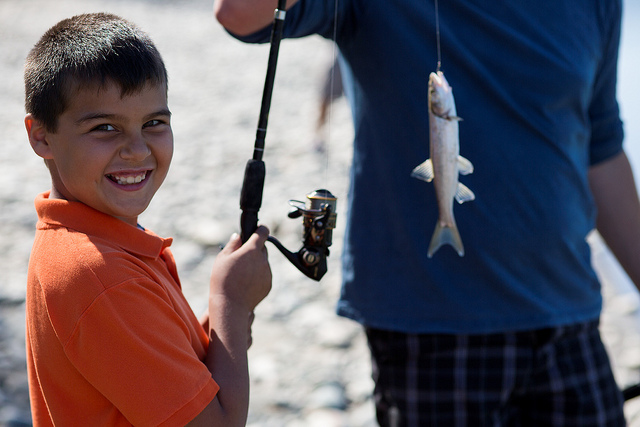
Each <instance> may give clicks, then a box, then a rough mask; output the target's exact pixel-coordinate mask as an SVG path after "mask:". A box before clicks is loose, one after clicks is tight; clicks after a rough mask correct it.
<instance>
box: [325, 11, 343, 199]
mask: <svg viewBox="0 0 640 427" xmlns="http://www.w3.org/2000/svg"><path fill="white" fill-rule="evenodd" d="M338 1H339V0H335V1H334V4H333V35H332V37H331V39H332V40H333V47H332V55H331V56H332V58H333V66H332V67H331V73H330V76H329V86H330V89H329V93H330V96H331V98H333V93H334V90H335V85H336V67H335V65H336V60H337V58H338V44H337V43H336V38H337V36H338ZM341 78H342V77H341ZM333 103H334V99H331V101H330V102H329V123H328V128H329V130H328V131H327V141H326V144H325V147H326V148H325V156H324V182H325V188H326V187H327V185H326V184H328V183H329V155H330V150H331V142H332V141H333V138H332V132H331V131H332V129H333Z"/></svg>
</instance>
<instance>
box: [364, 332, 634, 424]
mask: <svg viewBox="0 0 640 427" xmlns="http://www.w3.org/2000/svg"><path fill="white" fill-rule="evenodd" d="M366 332H367V337H368V340H369V347H370V349H371V354H372V359H373V360H372V361H373V379H374V380H375V383H376V386H375V390H374V397H375V401H376V411H377V418H378V422H379V423H380V425H381V426H383V427H414V426H447V427H448V426H474V427H475V426H492V427H497V426H545V427H546V426H562V427H565V426H581V427H586V426H612V427H613V426H615V427H619V426H624V425H625V420H624V413H623V408H622V405H623V399H622V394H621V392H620V390H619V389H618V387H617V385H616V382H615V380H614V377H613V373H612V371H611V367H610V364H609V358H608V356H607V353H606V350H605V348H604V346H603V344H602V341H601V340H600V333H599V330H598V322H596V321H594V322H589V323H585V324H579V325H572V326H566V327H559V328H552V329H542V330H537V331H529V332H513V333H506V334H488V335H447V334H421V335H411V334H403V333H398V332H390V331H383V330H378V329H370V328H369V329H367V330H366Z"/></svg>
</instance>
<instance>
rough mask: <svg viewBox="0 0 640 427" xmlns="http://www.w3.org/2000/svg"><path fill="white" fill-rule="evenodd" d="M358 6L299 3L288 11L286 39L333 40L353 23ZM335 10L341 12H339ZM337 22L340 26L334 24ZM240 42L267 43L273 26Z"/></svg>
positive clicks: (322, 0)
mask: <svg viewBox="0 0 640 427" xmlns="http://www.w3.org/2000/svg"><path fill="white" fill-rule="evenodd" d="M353 3H355V2H352V1H349V0H340V1H338V2H336V1H335V0H300V1H299V2H298V3H296V4H295V5H293V6H292V7H291V8H290V9H289V10H287V15H286V18H285V25H284V27H283V36H284V37H286V38H298V37H305V36H309V35H312V34H319V35H321V36H322V37H325V38H333V34H334V31H335V30H337V28H336V25H337V26H338V27H342V28H345V27H349V26H346V25H344V24H345V23H347V22H349V21H350V20H351V19H353V16H354V9H355V5H354V4H353ZM336 7H337V8H338V10H337V11H336ZM335 22H337V24H334V23H335ZM232 35H233V36H234V37H236V38H237V39H238V40H241V41H244V42H247V43H266V42H268V41H269V39H270V36H271V25H269V26H267V27H265V28H263V29H262V30H260V31H257V32H255V33H253V34H250V35H248V36H244V37H239V36H236V35H234V34H232Z"/></svg>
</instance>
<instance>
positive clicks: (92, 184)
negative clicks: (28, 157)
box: [25, 82, 173, 225]
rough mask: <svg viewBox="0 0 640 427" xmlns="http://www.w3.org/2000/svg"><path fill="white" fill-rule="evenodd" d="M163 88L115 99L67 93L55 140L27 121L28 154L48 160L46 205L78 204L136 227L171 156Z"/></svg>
mask: <svg viewBox="0 0 640 427" xmlns="http://www.w3.org/2000/svg"><path fill="white" fill-rule="evenodd" d="M170 119H171V113H170V112H169V109H168V107H167V96H166V88H165V87H164V85H146V86H145V87H144V88H142V89H141V90H140V91H139V92H135V93H133V94H129V95H126V96H124V97H121V89H120V87H119V86H118V85H116V84H114V83H112V82H107V83H106V84H105V85H104V86H99V85H95V86H90V87H89V88H85V89H80V90H72V91H71V96H70V97H69V105H68V107H67V109H66V110H65V112H64V113H62V114H61V115H60V117H59V119H58V126H57V129H56V132H49V131H47V130H45V129H44V127H43V126H41V125H40V124H39V123H38V122H37V121H36V120H35V119H33V117H31V116H30V115H29V116H27V118H26V119H25V122H26V126H27V131H28V132H29V139H30V141H31V145H32V146H33V149H34V151H36V153H37V154H38V155H40V156H41V157H43V158H44V159H46V160H47V165H48V166H49V169H50V171H51V177H52V190H51V196H50V197H52V198H61V199H66V200H70V201H79V202H82V203H84V204H86V205H89V206H91V207H92V208H94V209H97V210H99V211H101V212H104V213H106V214H109V215H112V216H114V217H117V218H119V219H121V220H123V221H125V222H127V223H129V224H131V225H136V224H137V220H138V215H140V214H141V213H142V212H143V211H144V210H145V209H146V208H147V206H148V205H149V203H150V202H151V199H152V198H153V196H154V194H155V193H156V191H157V190H158V188H159V187H160V185H161V184H162V182H163V181H164V178H165V177H166V175H167V172H168V170H169V165H170V163H171V157H172V155H173V133H172V130H171V123H170Z"/></svg>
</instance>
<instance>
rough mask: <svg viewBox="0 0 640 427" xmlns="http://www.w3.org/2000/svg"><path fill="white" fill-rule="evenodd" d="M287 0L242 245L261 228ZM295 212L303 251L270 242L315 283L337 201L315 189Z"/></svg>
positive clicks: (252, 162) (273, 49)
mask: <svg viewBox="0 0 640 427" xmlns="http://www.w3.org/2000/svg"><path fill="white" fill-rule="evenodd" d="M285 7H286V0H278V6H277V8H276V10H275V13H274V21H273V26H272V29H271V40H270V45H271V46H270V50H269V60H268V64H267V75H266V78H265V83H264V90H263V93H262V103H261V106H260V116H259V118H258V128H257V131H256V140H255V144H254V148H253V158H251V159H249V161H248V162H247V165H246V166H245V171H244V180H243V183H242V190H241V192H240V209H241V210H242V214H241V215H240V230H241V238H242V242H246V241H247V240H248V239H249V237H250V236H251V234H253V232H254V231H255V230H256V229H257V228H258V211H260V207H261V206H262V195H263V190H264V179H265V176H266V167H265V163H264V161H263V160H262V157H263V154H264V146H265V139H266V135H267V123H268V120H269V109H270V108H271V97H272V94H273V86H274V81H275V75H276V67H277V63H278V52H279V49H280V41H281V40H282V29H283V27H284V20H285V17H286V10H285ZM289 204H290V205H291V206H292V210H291V211H290V212H289V215H288V216H289V218H300V217H302V225H303V229H304V231H303V234H302V248H301V249H300V250H299V251H298V252H295V253H294V252H291V251H289V250H288V249H287V248H285V247H284V245H283V244H282V243H280V242H279V241H278V239H276V238H275V237H273V236H269V238H268V240H269V242H271V243H273V244H274V245H275V247H276V248H278V250H279V251H280V252H281V253H282V254H283V255H284V256H285V257H286V258H287V259H288V260H289V262H291V263H292V264H293V265H294V266H295V267H296V268H298V270H300V271H301V272H302V273H304V274H305V275H306V276H307V277H309V278H311V279H313V280H320V279H321V278H322V276H324V274H325V273H326V272H327V257H328V256H329V246H331V244H332V234H333V232H332V230H333V229H334V228H335V224H336V204H337V198H336V197H335V196H334V195H333V194H331V192H329V191H328V190H324V189H321V190H316V191H313V192H311V193H309V194H307V202H306V203H305V202H301V201H299V200H290V201H289Z"/></svg>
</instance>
